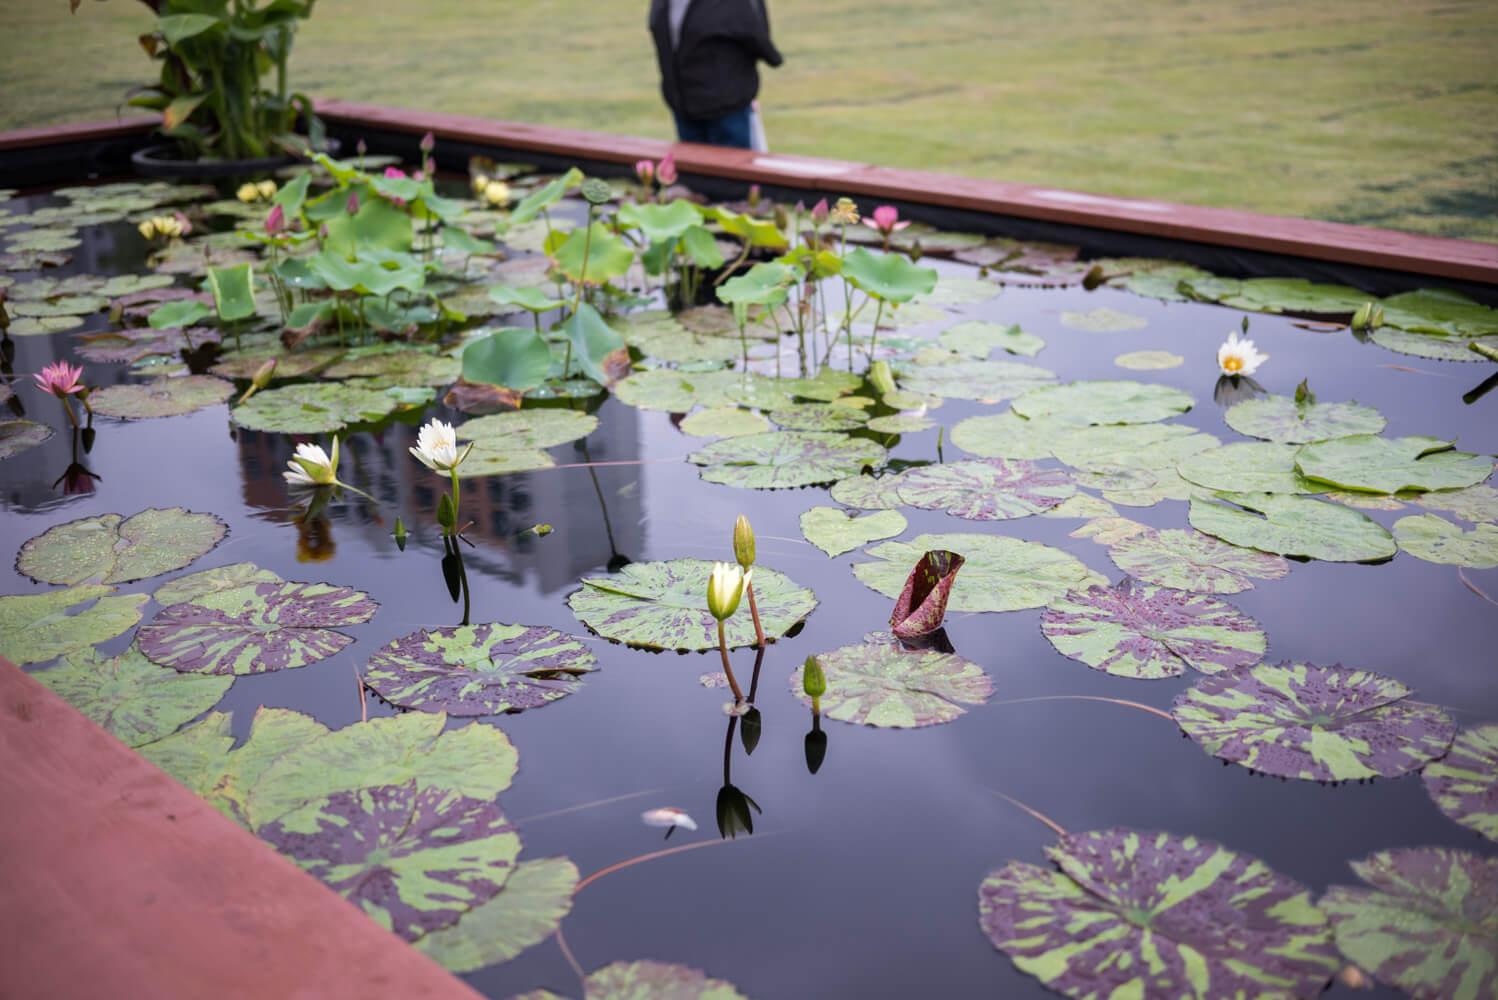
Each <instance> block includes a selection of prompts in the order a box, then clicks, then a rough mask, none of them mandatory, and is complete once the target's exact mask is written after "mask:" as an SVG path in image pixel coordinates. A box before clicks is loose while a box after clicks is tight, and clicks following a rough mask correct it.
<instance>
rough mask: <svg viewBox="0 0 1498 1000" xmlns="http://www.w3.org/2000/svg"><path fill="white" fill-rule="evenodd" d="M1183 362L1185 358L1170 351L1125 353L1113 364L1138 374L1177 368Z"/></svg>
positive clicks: (1114, 360) (1115, 359)
mask: <svg viewBox="0 0 1498 1000" xmlns="http://www.w3.org/2000/svg"><path fill="white" fill-rule="evenodd" d="M1185 362H1186V359H1185V358H1183V357H1181V356H1180V355H1179V354H1172V353H1171V352H1170V351H1126V352H1124V353H1123V354H1120V355H1119V356H1118V357H1116V358H1114V359H1113V363H1114V364H1115V365H1117V366H1118V367H1120V368H1128V369H1130V370H1132V371H1139V372H1150V371H1163V370H1165V369H1167V368H1179V367H1181V365H1183V364H1185Z"/></svg>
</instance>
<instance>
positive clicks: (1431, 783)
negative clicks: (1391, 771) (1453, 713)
mask: <svg viewBox="0 0 1498 1000" xmlns="http://www.w3.org/2000/svg"><path fill="white" fill-rule="evenodd" d="M1421 776H1422V777H1423V778H1424V779H1425V790H1426V791H1427V792H1429V793H1430V797H1431V798H1432V799H1434V800H1435V803H1436V805H1437V806H1439V807H1440V809H1441V812H1443V813H1445V814H1446V815H1447V816H1450V817H1451V818H1452V819H1454V820H1456V821H1457V822H1458V823H1460V824H1462V825H1463V826H1469V827H1471V828H1472V829H1474V830H1476V831H1477V832H1478V833H1480V834H1482V835H1483V836H1484V837H1487V838H1488V839H1489V840H1498V726H1477V727H1476V728H1473V729H1466V730H1463V731H1462V732H1460V733H1457V734H1456V738H1455V739H1453V740H1452V741H1451V750H1450V751H1449V752H1448V753H1447V754H1446V756H1445V757H1442V758H1441V759H1440V760H1436V761H1432V762H1431V763H1429V764H1427V765H1425V770H1424V771H1423V772H1422V773H1421Z"/></svg>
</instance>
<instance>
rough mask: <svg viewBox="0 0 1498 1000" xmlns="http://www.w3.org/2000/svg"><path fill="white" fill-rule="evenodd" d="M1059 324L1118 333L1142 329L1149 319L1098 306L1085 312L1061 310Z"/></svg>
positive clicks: (1097, 331)
mask: <svg viewBox="0 0 1498 1000" xmlns="http://www.w3.org/2000/svg"><path fill="white" fill-rule="evenodd" d="M1061 325H1062V326H1069V327H1071V328H1072V329H1073V330H1091V331H1092V332H1094V333H1118V332H1120V331H1123V330H1142V329H1144V328H1145V327H1146V326H1149V320H1147V319H1145V318H1144V317H1143V316H1135V315H1134V314H1133V313H1126V312H1120V311H1119V310H1117V309H1110V308H1109V307H1107V306H1098V307H1096V308H1094V309H1089V310H1087V311H1086V312H1071V311H1069V310H1062V312H1061Z"/></svg>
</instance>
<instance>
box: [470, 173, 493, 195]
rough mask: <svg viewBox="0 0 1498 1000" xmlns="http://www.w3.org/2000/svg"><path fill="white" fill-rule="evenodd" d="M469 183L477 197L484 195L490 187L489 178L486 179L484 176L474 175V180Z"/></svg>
mask: <svg viewBox="0 0 1498 1000" xmlns="http://www.w3.org/2000/svg"><path fill="white" fill-rule="evenodd" d="M468 183H469V186H470V187H472V188H473V193H474V194H475V195H481V194H483V193H484V188H486V187H488V186H489V178H487V177H485V176H484V175H483V174H474V175H473V178H472V179H471V180H470V181H469V182H468Z"/></svg>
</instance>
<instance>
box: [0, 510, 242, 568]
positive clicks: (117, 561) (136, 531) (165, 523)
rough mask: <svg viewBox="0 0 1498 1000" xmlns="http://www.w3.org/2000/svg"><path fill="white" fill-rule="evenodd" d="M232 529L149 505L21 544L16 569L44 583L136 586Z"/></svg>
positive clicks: (208, 516)
mask: <svg viewBox="0 0 1498 1000" xmlns="http://www.w3.org/2000/svg"><path fill="white" fill-rule="evenodd" d="M227 531H228V528H226V527H225V526H224V522H223V521H220V520H219V519H218V518H217V517H216V516H215V515H213V514H195V513H192V512H190V511H186V510H183V509H182V508H181V507H167V508H164V509H162V508H156V507H149V508H147V509H146V510H143V511H141V512H140V513H138V514H133V515H131V516H130V517H128V518H122V517H120V515H118V514H100V515H99V516H97V517H86V518H81V519H79V520H77V521H69V522H67V523H66V524H59V525H54V526H53V527H51V528H48V529H47V530H46V531H44V532H42V533H41V534H40V535H37V536H36V537H35V538H32V539H30V540H29V541H27V542H26V543H25V544H24V545H22V546H21V553H20V555H19V556H18V557H17V558H16V568H17V569H19V570H20V571H21V572H22V573H25V574H26V575H27V576H29V577H31V578H32V579H33V580H40V581H42V582H44V583H67V584H72V583H82V582H83V581H85V580H89V579H92V578H95V577H97V578H99V580H100V582H102V583H130V582H131V581H133V580H144V579H145V578H146V577H148V576H156V575H158V574H161V573H167V572H170V571H171V570H174V569H181V568H182V567H183V566H186V565H187V564H188V563H190V562H192V561H193V560H194V559H196V558H198V556H200V555H202V554H203V553H205V552H207V551H208V550H209V549H211V548H213V547H214V546H215V545H217V544H218V543H219V542H220V541H221V540H222V539H223V537H224V535H225V533H226V532H227Z"/></svg>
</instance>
